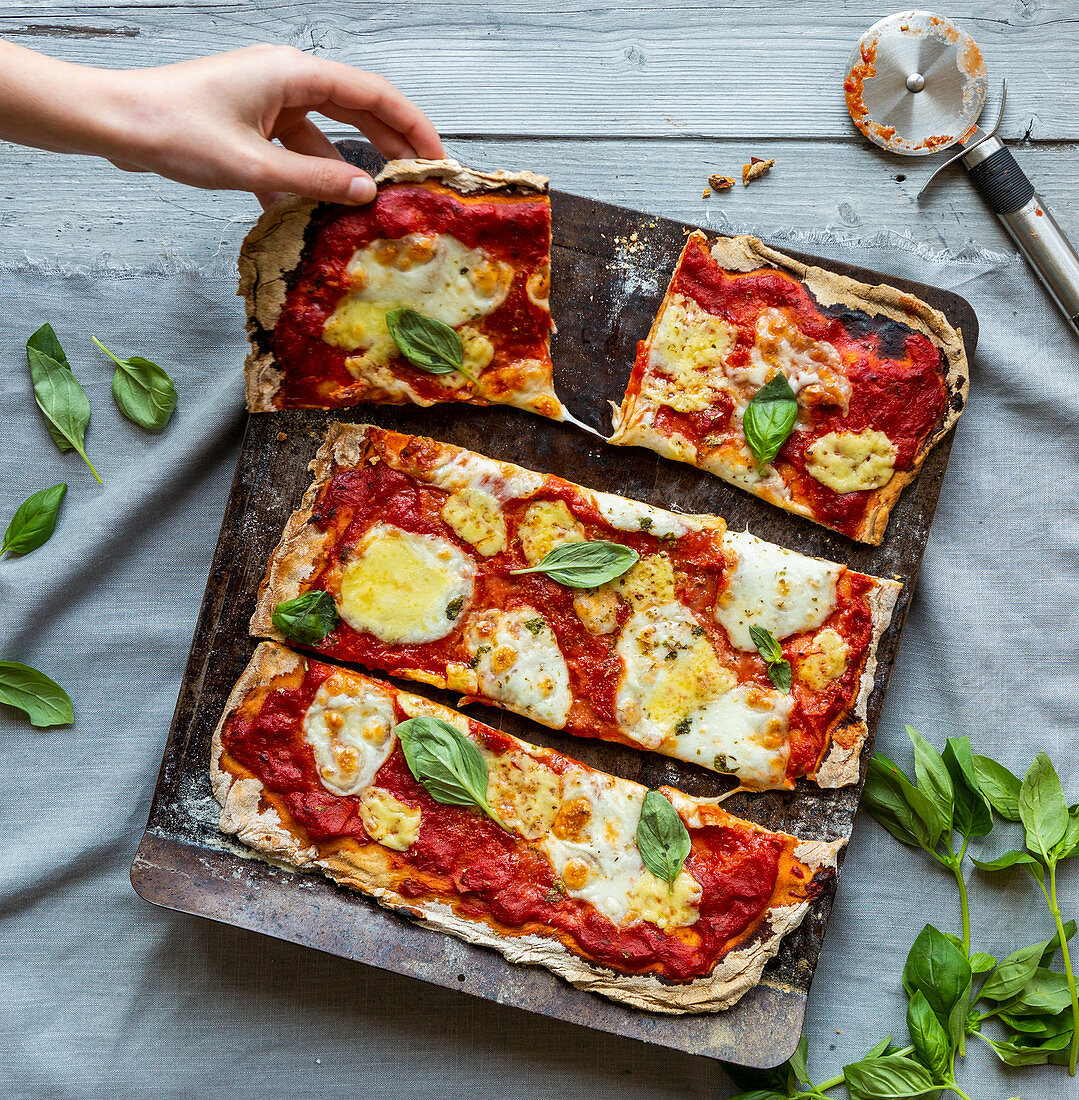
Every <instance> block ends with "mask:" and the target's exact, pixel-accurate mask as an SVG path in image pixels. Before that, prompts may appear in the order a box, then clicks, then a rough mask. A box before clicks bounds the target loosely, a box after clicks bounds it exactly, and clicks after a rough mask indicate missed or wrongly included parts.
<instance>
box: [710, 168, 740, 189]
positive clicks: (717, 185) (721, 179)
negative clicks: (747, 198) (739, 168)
mask: <svg viewBox="0 0 1079 1100" xmlns="http://www.w3.org/2000/svg"><path fill="white" fill-rule="evenodd" d="M708 186H709V187H710V188H711V189H712V190H713V191H729V190H730V189H731V188H732V187H733V186H734V179H733V178H732V177H731V176H721V175H720V174H719V173H718V172H716V173H714V174H713V175H711V176H709V177H708Z"/></svg>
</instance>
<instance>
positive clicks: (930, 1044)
mask: <svg viewBox="0 0 1079 1100" xmlns="http://www.w3.org/2000/svg"><path fill="white" fill-rule="evenodd" d="M907 1030H908V1031H909V1032H910V1041H911V1043H912V1044H913V1046H914V1053H915V1054H916V1055H917V1056H918V1060H919V1061H920V1062H921V1063H922V1065H924V1066H925V1067H926V1069H928V1070H929V1072H930V1073H932V1074H933V1076H934V1077H935V1078H936V1079H937V1080H938V1081H939V1080H940V1079H941V1078H942V1077H944V1075H945V1074H946V1073H947V1072H948V1069H949V1067H950V1065H951V1059H952V1045H951V1043H950V1042H949V1040H948V1033H947V1032H946V1031H945V1030H944V1028H943V1026H942V1025H941V1022H940V1020H938V1019H937V1014H936V1013H935V1012H934V1011H933V1010H932V1008H930V1007H929V1002H928V1001H927V1000H926V999H925V994H923V993H922V991H921V990H920V989H916V990H915V991H914V996H913V997H911V999H910V1002H909V1004H908V1005H907Z"/></svg>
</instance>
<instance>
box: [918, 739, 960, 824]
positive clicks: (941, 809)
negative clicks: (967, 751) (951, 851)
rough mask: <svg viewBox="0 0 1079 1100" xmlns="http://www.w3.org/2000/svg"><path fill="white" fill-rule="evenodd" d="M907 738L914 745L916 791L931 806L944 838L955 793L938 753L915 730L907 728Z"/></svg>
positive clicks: (950, 818) (952, 813)
mask: <svg viewBox="0 0 1079 1100" xmlns="http://www.w3.org/2000/svg"><path fill="white" fill-rule="evenodd" d="M907 736H908V737H909V738H910V740H911V743H912V744H913V745H914V774H915V775H916V776H917V777H918V790H920V791H921V792H922V793H923V794H924V795H925V796H926V798H928V799H929V801H930V802H931V803H932V804H933V808H934V809H935V810H936V812H937V814H938V816H939V818H940V823H941V824H940V831H941V834H942V835H943V836H945V837H950V836H951V832H952V818H953V816H954V811H955V791H954V789H953V787H952V777H951V776H950V775H949V774H948V769H947V767H946V766H945V763H944V760H943V758H942V757H941V755H940V753H939V752H937V750H936V749H935V748H933V746H932V745H930V744H929V742H928V741H926V739H925V738H924V737H923V736H922V735H921V734H920V733H919V732H918V731H917V730H915V729H912V728H911V727H910V726H907Z"/></svg>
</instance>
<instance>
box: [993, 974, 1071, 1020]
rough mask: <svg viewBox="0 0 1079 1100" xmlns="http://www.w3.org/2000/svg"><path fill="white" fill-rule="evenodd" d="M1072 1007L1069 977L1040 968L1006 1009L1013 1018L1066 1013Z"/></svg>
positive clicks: (1009, 1002) (1008, 1003)
mask: <svg viewBox="0 0 1079 1100" xmlns="http://www.w3.org/2000/svg"><path fill="white" fill-rule="evenodd" d="M1070 1005H1071V990H1070V989H1069V988H1068V977H1067V975H1066V974H1060V973H1058V972H1057V971H1055V970H1049V969H1048V968H1047V967H1044V966H1039V967H1038V968H1037V969H1036V970H1035V971H1034V973H1033V975H1032V976H1031V977H1030V978H1029V979H1028V980H1027V982H1026V984H1025V985H1024V986H1023V988H1022V989H1020V990H1019V992H1018V993H1016V994H1015V995H1014V996H1013V997H1012V999H1011V1000H1010V1001H1008V1002H1007V1004H1006V1005H1005V1007H1004V1011H1005V1012H1007V1013H1008V1014H1009V1015H1011V1016H1041V1015H1043V1014H1047V1013H1056V1012H1064V1011H1065V1010H1066V1009H1067V1008H1068V1007H1069V1006H1070Z"/></svg>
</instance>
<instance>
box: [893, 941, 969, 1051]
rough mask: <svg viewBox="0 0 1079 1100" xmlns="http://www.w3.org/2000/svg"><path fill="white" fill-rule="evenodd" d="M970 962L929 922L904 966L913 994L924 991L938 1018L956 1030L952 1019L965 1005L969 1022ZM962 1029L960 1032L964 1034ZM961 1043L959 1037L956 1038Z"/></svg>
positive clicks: (907, 981)
mask: <svg viewBox="0 0 1079 1100" xmlns="http://www.w3.org/2000/svg"><path fill="white" fill-rule="evenodd" d="M972 977H973V975H972V973H971V969H970V963H969V962H968V961H967V957H966V955H964V954H963V952H962V951H961V950H960V949H959V948H958V947H956V946H955V944H954V943H952V942H951V940H949V939H948V937H947V936H945V935H944V933H943V932H941V931H940V930H939V929H937V928H934V927H933V926H932V925H931V924H927V925H926V926H925V927H924V928H923V929H922V931H921V932H919V933H918V938H917V939H916V940H915V941H914V943H913V945H912V946H911V949H910V953H909V954H908V955H907V961H906V965H905V966H904V967H903V986H904V988H905V989H906V991H907V993H908V994H909V995H910V996H912V997H913V996H914V993H915V991H916V990H921V992H922V993H923V994H924V996H925V999H926V1000H927V1001H928V1002H929V1007H930V1008H932V1009H933V1011H934V1012H935V1013H936V1014H937V1019H938V1020H939V1021H940V1022H941V1024H943V1025H944V1026H946V1027H948V1028H949V1031H951V1030H952V1028H951V1027H950V1024H951V1023H953V1022H954V1021H951V1020H950V1017H951V1016H952V1013H953V1011H954V1010H955V1009H956V1008H958V1007H959V1006H962V1020H961V1021H960V1024H962V1023H965V1020H966V1013H967V1006H966V1005H964V1004H963V1000H964V995H965V996H966V997H967V998H969V996H970V987H971V980H972ZM961 1034H962V1031H960V1035H961ZM955 1041H956V1044H958V1038H956V1040H955Z"/></svg>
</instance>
